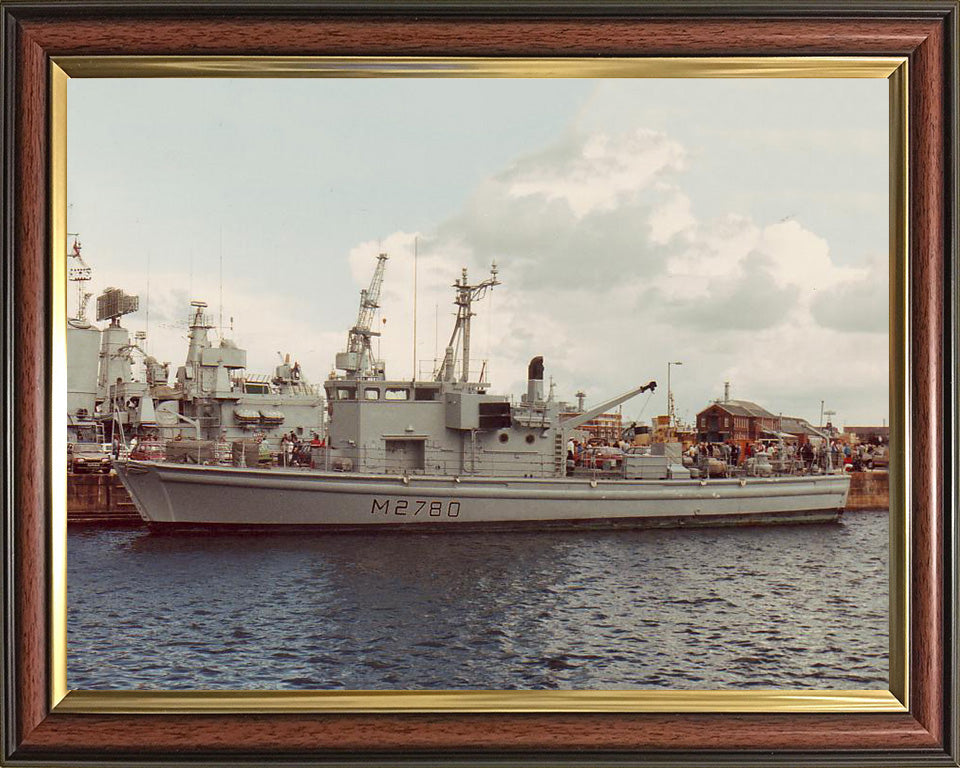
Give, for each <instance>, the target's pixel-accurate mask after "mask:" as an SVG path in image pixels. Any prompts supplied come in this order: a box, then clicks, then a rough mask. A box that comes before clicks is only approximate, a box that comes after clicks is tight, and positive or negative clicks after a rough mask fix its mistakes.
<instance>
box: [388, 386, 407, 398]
mask: <svg viewBox="0 0 960 768" xmlns="http://www.w3.org/2000/svg"><path fill="white" fill-rule="evenodd" d="M383 399H384V400H409V399H410V390H409V389H407V388H406V387H404V388H403V389H399V388H396V389H395V388H387V389H386V390H385V391H384V393H383Z"/></svg>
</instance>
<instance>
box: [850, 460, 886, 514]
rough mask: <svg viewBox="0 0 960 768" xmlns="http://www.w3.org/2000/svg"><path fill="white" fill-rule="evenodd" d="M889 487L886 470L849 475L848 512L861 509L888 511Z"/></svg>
mask: <svg viewBox="0 0 960 768" xmlns="http://www.w3.org/2000/svg"><path fill="white" fill-rule="evenodd" d="M889 507H890V487H889V482H888V474H887V472H886V470H883V471H880V470H875V471H872V472H851V473H850V494H849V496H847V506H846V509H847V510H848V511H853V512H855V511H857V510H861V509H889Z"/></svg>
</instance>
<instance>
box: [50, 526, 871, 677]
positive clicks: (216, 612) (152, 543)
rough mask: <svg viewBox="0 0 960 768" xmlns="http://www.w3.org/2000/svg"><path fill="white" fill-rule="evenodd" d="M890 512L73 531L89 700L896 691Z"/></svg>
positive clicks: (78, 645) (71, 567)
mask: <svg viewBox="0 0 960 768" xmlns="http://www.w3.org/2000/svg"><path fill="white" fill-rule="evenodd" d="M887 546H888V545H887V515H886V513H883V512H863V513H857V514H851V515H847V516H846V517H845V518H844V524H843V525H812V526H811V525H806V526H787V527H777V528H743V529H724V530H648V531H619V532H611V533H598V532H582V533H524V534H512V535H511V534H464V535H457V536H452V535H450V536H447V535H439V536H437V535H416V534H389V533H376V534H356V535H338V536H323V535H317V536H302V535H301V536H287V535H272V536H266V537H260V536H202V535H196V536H187V535H183V536H172V537H162V536H151V535H148V534H144V533H141V532H130V531H71V532H70V533H69V542H68V547H69V550H68V551H69V557H68V606H69V609H68V685H69V687H70V688H74V689H104V688H114V689H129V688H139V689H191V688H193V689H209V688H246V689H281V690H282V689H310V688H316V689H440V688H445V689H473V688H479V689H511V688H525V689H553V688H557V689H604V688H654V689H656V688H671V689H697V688H701V689H709V688H721V687H722V688H769V687H779V688H828V689H830V688H834V689H841V688H846V689H851V688H860V689H863V688H885V687H886V685H887V616H888V606H887V599H888V583H887V559H888V558H887V552H888V549H887Z"/></svg>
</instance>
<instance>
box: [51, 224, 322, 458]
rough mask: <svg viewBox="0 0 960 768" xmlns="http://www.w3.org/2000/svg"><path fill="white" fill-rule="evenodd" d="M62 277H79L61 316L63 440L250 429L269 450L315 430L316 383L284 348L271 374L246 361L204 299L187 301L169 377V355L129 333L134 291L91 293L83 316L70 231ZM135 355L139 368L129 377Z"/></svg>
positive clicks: (318, 418) (318, 422) (86, 276)
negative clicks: (182, 349) (181, 341)
mask: <svg viewBox="0 0 960 768" xmlns="http://www.w3.org/2000/svg"><path fill="white" fill-rule="evenodd" d="M70 257H71V262H70V267H69V271H68V279H69V280H70V281H72V282H75V283H77V286H78V296H77V313H76V316H75V317H72V318H69V319H68V320H67V356H68V360H67V389H68V402H67V417H68V423H67V435H68V443H94V442H97V443H110V442H112V441H113V439H114V437H116V438H117V439H118V440H119V441H120V442H121V443H122V444H127V443H129V442H130V441H131V440H132V438H134V437H137V438H138V439H141V440H142V439H143V438H144V437H146V436H150V437H153V438H156V439H157V440H158V441H161V442H162V441H166V440H173V439H177V438H179V437H187V438H198V439H203V440H214V441H229V440H234V439H250V438H258V439H262V440H263V441H264V442H267V443H268V445H269V446H270V447H271V448H273V449H274V450H275V449H276V448H277V447H278V446H279V443H280V440H281V437H282V436H283V435H284V434H289V433H291V432H292V433H294V434H296V435H298V436H302V437H303V438H304V439H305V440H309V439H310V438H311V437H312V436H319V435H321V434H322V433H323V419H324V416H323V394H322V390H321V389H320V388H318V387H316V386H314V385H312V384H310V383H309V382H308V381H307V380H306V379H305V378H304V376H303V374H302V372H301V370H300V365H299V364H298V363H296V362H294V363H292V364H291V362H290V358H289V355H288V356H287V357H286V358H285V359H284V360H283V361H282V362H281V363H280V364H279V365H278V366H277V367H276V369H275V371H274V374H273V375H272V376H265V375H256V374H251V373H248V372H247V370H246V364H247V353H246V350H244V349H242V348H240V347H238V346H237V345H236V344H235V343H233V342H232V341H230V340H229V339H226V338H221V339H220V342H219V344H217V345H214V343H213V342H212V341H211V339H210V331H211V329H212V328H213V325H212V323H211V321H210V318H209V317H208V316H207V315H206V314H205V313H204V311H203V310H204V309H205V308H206V306H207V305H206V304H205V303H204V302H201V301H194V302H191V314H190V318H189V346H188V349H187V355H186V359H185V361H184V364H183V365H182V366H180V367H179V368H178V369H177V372H176V376H175V379H174V381H173V382H172V383H171V382H170V381H169V379H170V373H169V363H165V362H164V363H161V362H159V361H158V360H157V359H156V358H154V357H153V356H151V355H149V354H148V353H147V352H146V351H145V348H144V347H145V341H146V334H145V333H144V332H142V331H138V332H137V333H136V334H134V338H133V339H131V337H130V332H129V330H127V329H126V328H124V327H123V326H122V325H121V318H122V317H123V316H125V315H128V314H130V313H132V312H136V311H137V310H138V308H139V299H138V297H137V296H132V295H129V294H127V293H125V292H124V291H122V290H120V289H118V288H107V289H106V290H105V291H103V293H102V294H101V295H100V296H99V297H98V298H97V321H98V322H103V321H106V322H107V325H106V326H105V327H103V328H102V329H101V328H98V327H97V326H95V325H93V324H92V323H90V322H89V321H88V320H87V319H86V307H87V304H88V302H89V299H90V297H91V295H92V294H90V293H88V292H85V291H84V285H85V284H86V283H87V282H88V281H89V280H90V279H91V269H90V267H89V266H88V265H87V264H86V263H85V262H84V260H83V257H82V256H81V253H80V243H79V241H78V240H75V241H74V243H73V249H72V253H71V254H70ZM135 357H139V358H140V359H141V360H142V363H143V369H144V373H143V376H142V377H140V378H137V377H135V376H134V365H135Z"/></svg>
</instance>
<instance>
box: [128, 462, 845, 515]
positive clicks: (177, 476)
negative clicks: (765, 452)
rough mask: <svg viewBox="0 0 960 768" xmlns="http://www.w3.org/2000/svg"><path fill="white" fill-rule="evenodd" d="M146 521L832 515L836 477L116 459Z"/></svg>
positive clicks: (841, 490) (838, 488)
mask: <svg viewBox="0 0 960 768" xmlns="http://www.w3.org/2000/svg"><path fill="white" fill-rule="evenodd" d="M117 473H118V475H119V476H120V479H121V480H122V481H123V484H124V485H125V486H126V488H127V490H128V491H129V492H130V495H131V497H132V498H133V501H134V503H135V504H136V506H137V509H138V510H139V511H140V514H141V516H142V517H143V518H144V519H145V520H146V521H147V522H148V523H150V524H151V525H152V526H153V527H157V528H208V527H219V528H232V529H248V528H257V529H261V528H271V529H273V528H276V529H282V530H292V529H299V528H314V529H325V530H326V529H329V530H371V531H372V530H382V529H401V530H407V531H418V532H420V531H435V530H439V531H457V530H460V531H466V530H477V529H480V530H502V529H509V528H524V527H526V528H544V529H556V528H575V527H590V528H619V527H674V526H696V525H700V526H704V525H706V526H715V525H745V524H746V525H750V524H769V523H798V522H829V521H835V520H838V519H839V517H840V514H841V512H842V510H843V507H844V505H845V504H846V498H847V492H848V491H849V487H850V481H849V478H848V477H845V476H842V475H823V476H817V475H813V476H805V477H781V478H749V479H746V480H738V479H720V480H707V481H700V480H595V481H591V480H588V479H572V478H563V479H525V478H479V477H469V478H467V477H464V478H459V479H458V478H452V477H426V476H413V477H410V478H403V477H399V476H389V475H358V474H347V473H326V472H316V471H302V470H279V469H272V470H258V469H237V468H225V467H202V466H201V467H198V466H189V465H179V464H166V463H156V462H137V461H127V462H120V463H118V465H117Z"/></svg>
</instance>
